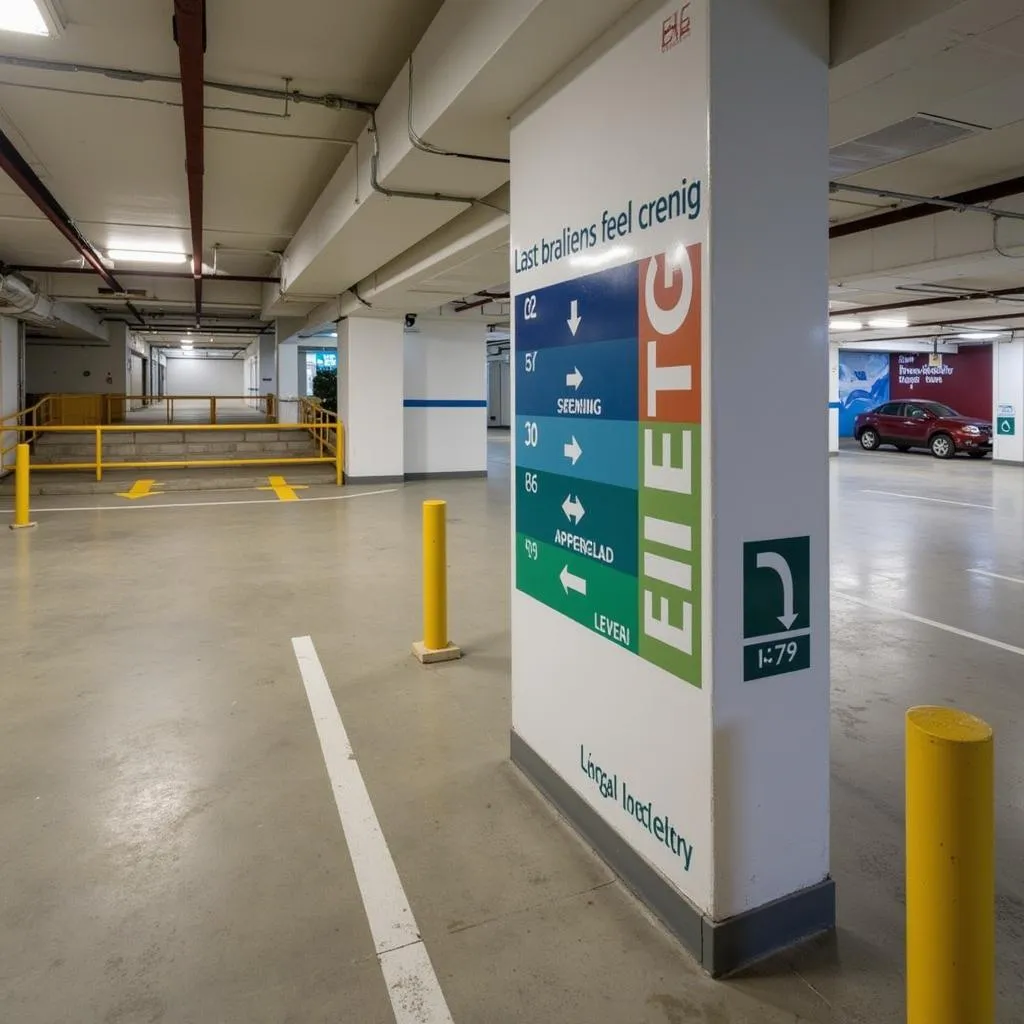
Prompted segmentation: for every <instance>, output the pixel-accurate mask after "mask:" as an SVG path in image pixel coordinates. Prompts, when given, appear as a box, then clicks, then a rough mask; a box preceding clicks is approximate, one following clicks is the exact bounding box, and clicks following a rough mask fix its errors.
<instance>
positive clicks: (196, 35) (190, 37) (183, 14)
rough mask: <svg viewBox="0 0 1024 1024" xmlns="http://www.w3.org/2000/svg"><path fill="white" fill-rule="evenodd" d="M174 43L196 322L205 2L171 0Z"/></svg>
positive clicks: (199, 307)
mask: <svg viewBox="0 0 1024 1024" xmlns="http://www.w3.org/2000/svg"><path fill="white" fill-rule="evenodd" d="M174 41H175V42H176V43H177V44H178V64H179V67H180V68H181V102H182V111H183V115H184V122H185V173H186V175H187V177H188V212H189V220H190V223H191V227H192V279H193V282H194V285H195V296H196V323H197V324H198V323H199V319H200V317H201V316H202V315H203V174H204V170H205V167H204V161H203V106H204V103H203V61H204V56H205V53H206V0H174Z"/></svg>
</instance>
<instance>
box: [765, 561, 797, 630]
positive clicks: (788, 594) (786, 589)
mask: <svg viewBox="0 0 1024 1024" xmlns="http://www.w3.org/2000/svg"><path fill="white" fill-rule="evenodd" d="M757 567H758V569H771V570H772V571H773V572H775V573H778V576H779V579H780V580H781V582H782V614H781V615H779V616H778V620H779V622H781V623H782V625H783V627H784V628H786V629H792V628H793V623H794V622H796V620H797V619H798V618H799V617H800V615H799V613H798V612H794V611H793V572H792V570H791V569H790V568H789V562H787V561H786V560H785V558H783V557H782V555H780V554H779V553H778V552H777V551H759V552H758V555H757Z"/></svg>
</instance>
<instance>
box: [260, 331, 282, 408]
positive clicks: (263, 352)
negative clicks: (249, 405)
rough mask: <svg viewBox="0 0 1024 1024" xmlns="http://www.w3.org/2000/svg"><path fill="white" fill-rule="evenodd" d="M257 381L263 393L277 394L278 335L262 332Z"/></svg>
mask: <svg viewBox="0 0 1024 1024" xmlns="http://www.w3.org/2000/svg"><path fill="white" fill-rule="evenodd" d="M256 367H257V369H256V381H257V387H258V393H259V394H261V395H275V394H277V337H276V333H275V334H261V335H260V337H259V342H258V348H257V352H256Z"/></svg>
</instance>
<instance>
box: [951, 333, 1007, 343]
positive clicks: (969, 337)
mask: <svg viewBox="0 0 1024 1024" xmlns="http://www.w3.org/2000/svg"><path fill="white" fill-rule="evenodd" d="M957 337H958V338H962V339H963V340H964V341H992V339H993V338H999V337H1002V335H1001V334H1000V333H999V332H998V331H966V332H964V333H963V334H958V335H957Z"/></svg>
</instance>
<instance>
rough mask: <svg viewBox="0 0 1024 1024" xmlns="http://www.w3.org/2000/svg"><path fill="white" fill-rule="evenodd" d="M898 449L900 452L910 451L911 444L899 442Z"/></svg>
mask: <svg viewBox="0 0 1024 1024" xmlns="http://www.w3.org/2000/svg"><path fill="white" fill-rule="evenodd" d="M896 451H898V452H909V451H910V445H909V444H898V445H896Z"/></svg>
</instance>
